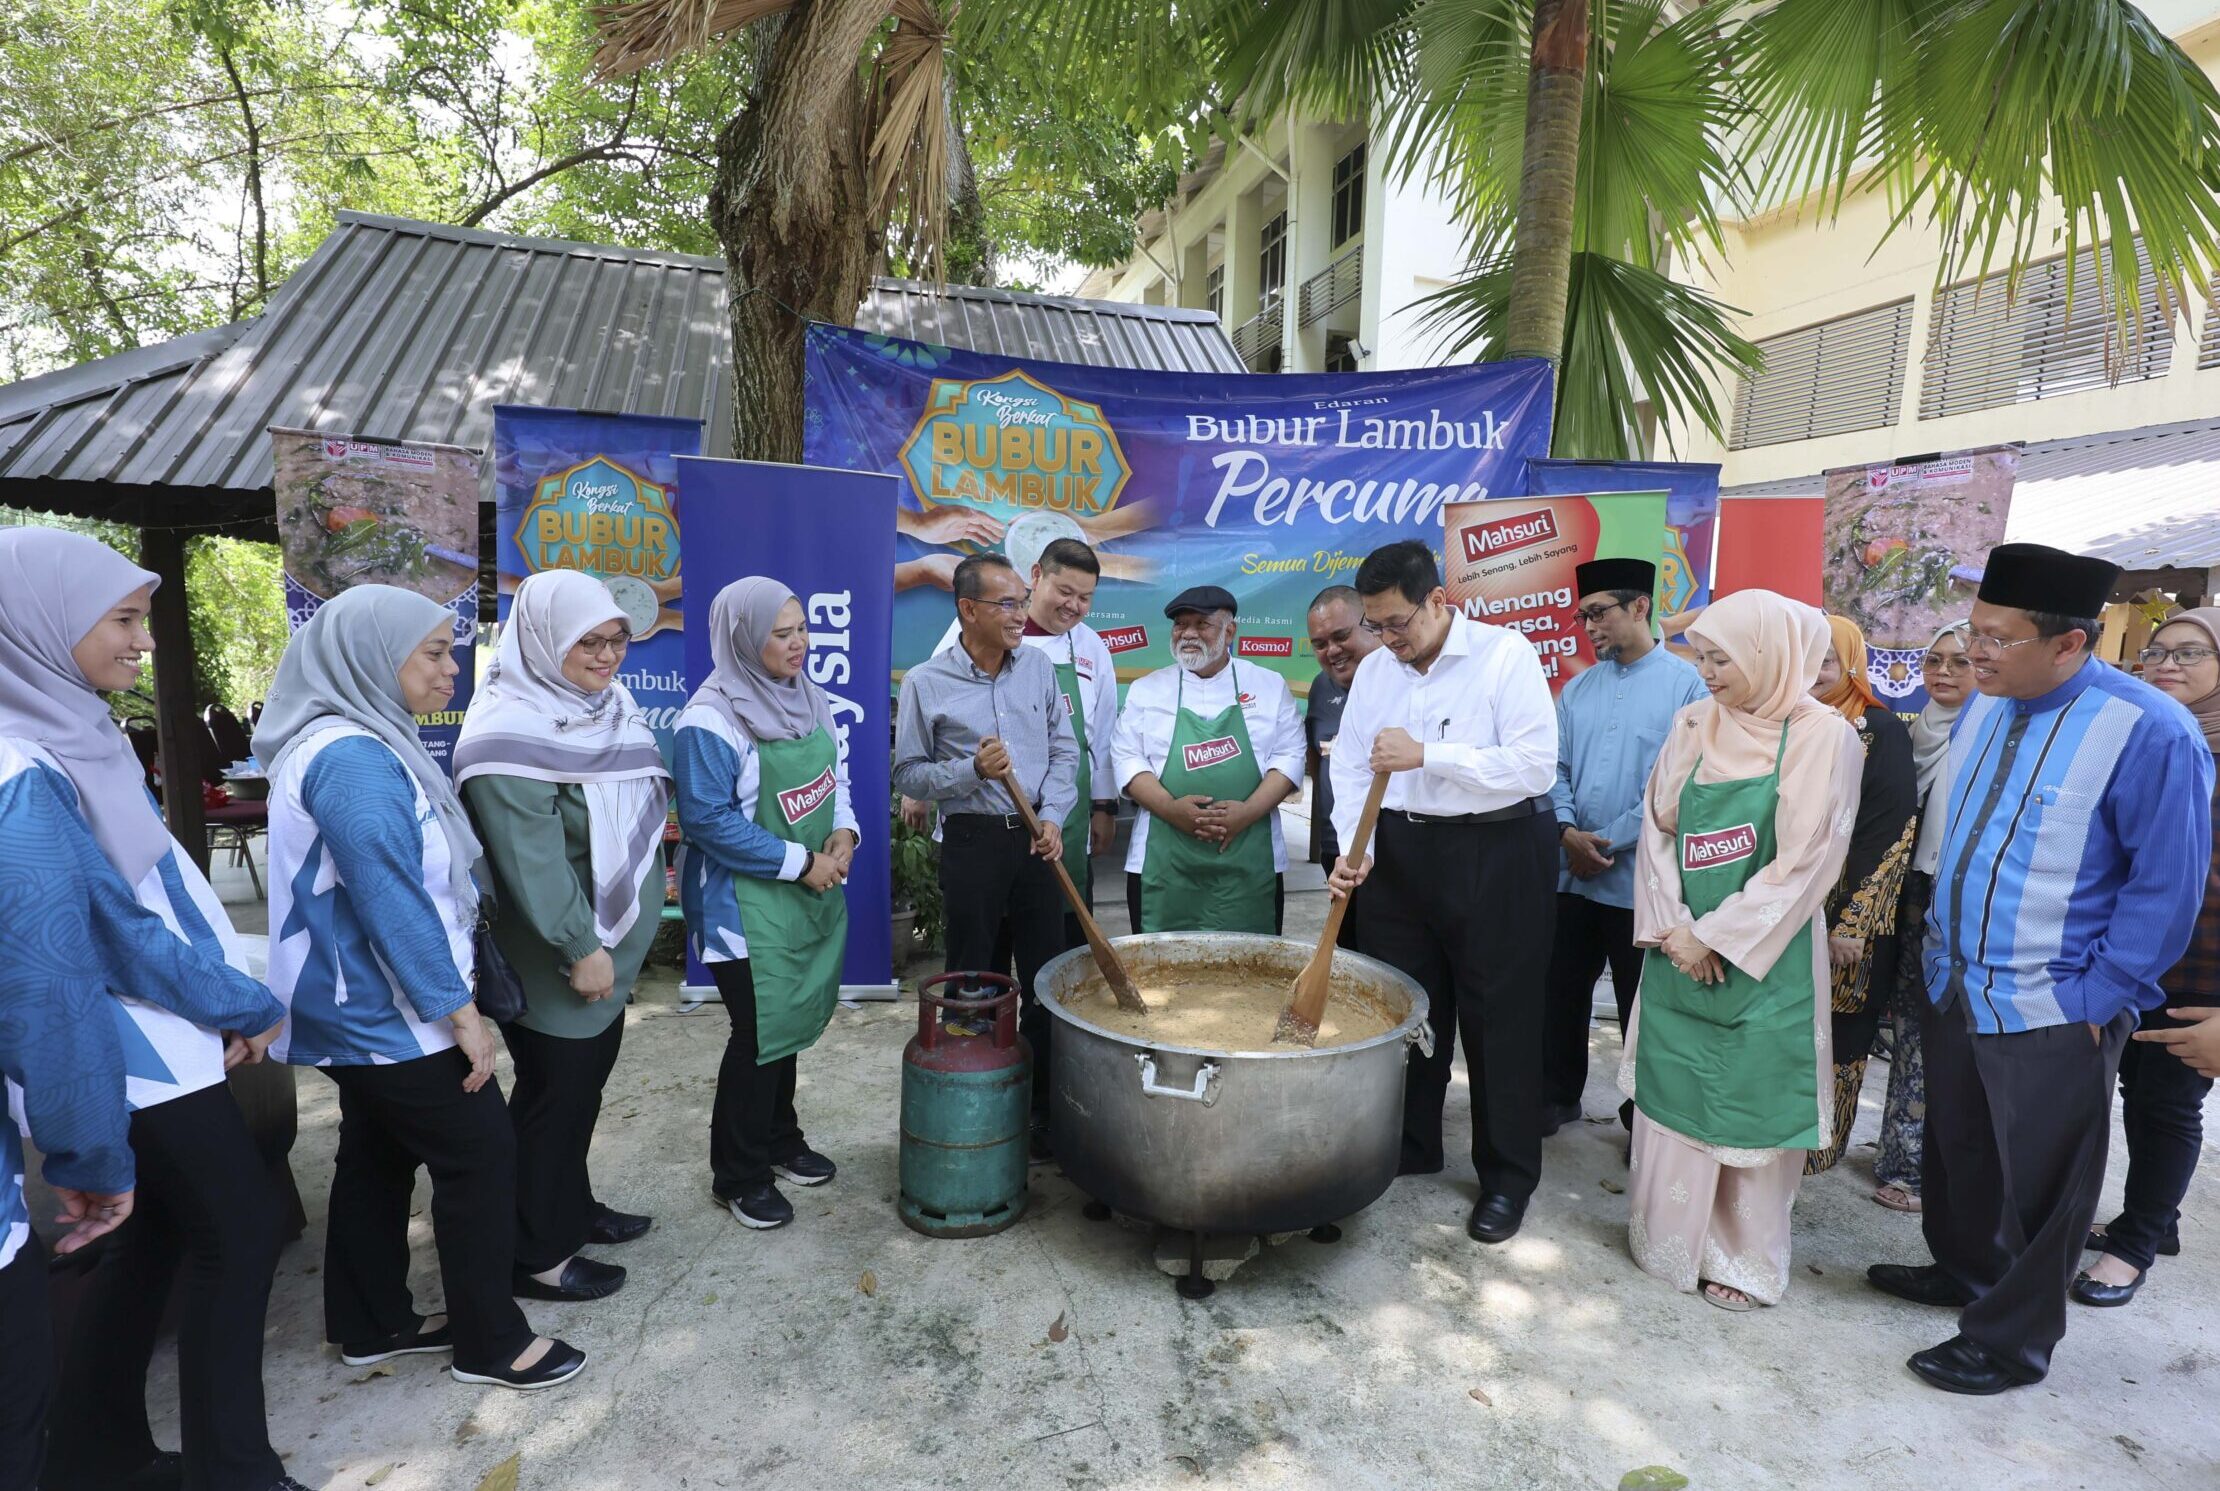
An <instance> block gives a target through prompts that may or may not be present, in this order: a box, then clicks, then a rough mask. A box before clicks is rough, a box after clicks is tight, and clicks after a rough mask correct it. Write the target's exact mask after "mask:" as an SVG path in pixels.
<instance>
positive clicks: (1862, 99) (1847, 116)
mask: <svg viewBox="0 0 2220 1491" xmlns="http://www.w3.org/2000/svg"><path fill="white" fill-rule="evenodd" d="M1941 8H1942V7H1941V5H1939V4H1938V3H1937V0H1781V3H1780V4H1778V5H1776V6H1774V7H1773V8H1772V9H1770V10H1767V11H1765V12H1764V13H1762V14H1760V15H1758V16H1756V17H1754V18H1753V19H1751V20H1750V21H1749V22H1748V23H1747V24H1745V25H1744V26H1742V27H1741V28H1740V29H1739V30H1738V31H1737V32H1736V33H1735V35H1734V38H1733V46H1734V49H1735V51H1736V52H1737V53H1738V54H1739V56H1740V59H1741V65H1740V71H1741V76H1742V85H1743V90H1744V93H1745V95H1746V97H1747V99H1748V101H1749V105H1750V117H1751V119H1752V120H1753V121H1754V123H1753V127H1752V128H1751V130H1750V133H1749V135H1748V137H1747V139H1746V140H1745V142H1744V154H1745V156H1746V157H1747V158H1748V159H1749V161H1750V162H1751V165H1752V167H1753V171H1752V174H1753V176H1754V178H1755V186H1756V192H1757V196H1758V197H1759V198H1760V199H1761V200H1763V201H1767V202H1791V201H1796V200H1799V199H1801V198H1803V197H1806V196H1809V195H1811V194H1813V193H1815V192H1816V193H1818V194H1819V195H1820V200H1821V205H1822V206H1823V207H1825V208H1829V209H1839V208H1840V206H1841V204H1842V200H1843V196H1844V194H1845V193H1846V192H1847V191H1848V190H1849V188H1850V185H1851V183H1852V181H1853V180H1855V179H1857V178H1858V176H1859V175H1860V173H1861V172H1862V171H1864V170H1867V169H1871V168H1873V167H1874V166H1876V165H1877V164H1879V163H1880V162H1882V161H1884V160H1885V161H1887V162H1889V163H1890V167H1891V169H1890V170H1889V171H1887V172H1886V173H1885V174H1884V176H1883V178H1882V179H1883V181H1884V182H1885V183H1886V184H1887V185H1888V186H1889V187H1890V188H1891V189H1892V190H1893V192H1894V194H1895V195H1896V197H1897V198H1898V200H1899V201H1901V200H1903V199H1905V198H1906V197H1908V196H1909V195H1910V189H1911V186H1912V181H1913V172H1912V170H1911V169H1910V167H1909V166H1908V161H1909V160H1910V158H1911V157H1910V154H1908V152H1916V148H1917V146H1916V142H1917V138H1918V132H1917V119H1918V112H1919V111H1918V98H1919V95H1920V88H1919V58H1918V52H1917V48H1916V45H1915V42H1916V38H1917V37H1918V34H1919V32H1920V30H1921V29H1922V28H1923V27H1924V26H1925V25H1926V24H1927V23H1928V22H1929V21H1930V20H1931V19H1933V17H1934V15H1935V13H1936V12H1937V11H1938V10H1940V9H1941Z"/></svg>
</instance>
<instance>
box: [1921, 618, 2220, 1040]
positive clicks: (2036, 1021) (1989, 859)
mask: <svg viewBox="0 0 2220 1491" xmlns="http://www.w3.org/2000/svg"><path fill="white" fill-rule="evenodd" d="M1948 780H1949V794H1950V800H1949V804H1948V807H1947V809H1946V811H1947V814H1948V816H1947V818H1946V819H1945V822H1944V825H1943V844H1942V859H1941V863H1940V864H1939V865H1938V867H1937V870H1936V877H1935V899H1934V904H1933V907H1932V908H1931V909H1930V910H1929V912H1928V917H1927V952H1926V959H1927V962H1926V973H1927V992H1928V997H1929V998H1931V999H1933V1000H1934V1001H1935V1003H1936V1004H1937V1005H1938V1006H1940V1007H1941V1008H1943V1009H1946V1010H1947V1009H1949V1008H1951V1006H1952V1005H1953V1004H1954V1003H1956V1002H1957V1001H1959V1000H1961V999H1962V1000H1963V1001H1964V1003H1965V1010H1966V1019H1967V1022H1968V1024H1969V1026H1970V1027H1971V1028H1972V1029H1974V1030H1976V1031H1978V1032H1981V1033H1983V1034H1998V1033H2009V1032H2014V1031H2022V1030H2034V1029H2039V1028H2041V1027H2044V1026H2049V1025H2062V1024H2065V1023H2067V1022H2068V1021H2076V1020H2078V1021H2084V1022H2086V1023H2088V1024H2092V1025H2102V1024H2104V1023H2106V1022H2107V1021H2109V1020H2111V1019H2112V1018H2113V1017H2114V1016H2115V1015H2118V1014H2119V1013H2120V1012H2121V1011H2122V1010H2127V1009H2136V1010H2145V1009H2153V1008H2156V1007H2157V1006H2158V1005H2160V1004H2161V1003H2162V1002H2163V1001H2164V998H2165V996H2164V995H2163V994H2162V993H2161V992H2160V989H2159V979H2160V978H2161V977H2163V976H2164V975H2165V973H2166V972H2167V970H2168V969H2170V968H2172V967H2173V966H2174V963H2175V962H2176V960H2178V959H2179V958H2180V957H2181V954H2182V950H2183V949H2184V948H2185V947H2187V946H2188V943H2189V935H2190V931H2191V929H2192V928H2193V927H2194V925H2195V923H2196V919H2197V913H2198V909H2199V907H2200V905H2201V904H2202V901H2203V895H2204V882H2205V871H2206V868H2207V866H2208V865H2209V864H2210V862H2211V854H2212V822H2211V817H2210V805H2211V802H2212V790H2213V763H2212V752H2211V749H2210V748H2209V747H2207V746H2206V744H2205V741H2204V736H2203V735H2202V734H2201V733H2200V732H2199V730H2198V728H2197V725H2196V722H2195V721H2194V720H2192V719H2191V718H2190V715H2189V712H2188V711H2187V710H2185V709H2183V708H2182V707H2181V705H2179V704H2177V703H2175V702H2174V701H2173V700H2171V699H2169V698H2167V697H2166V696H2165V695H2164V694H2162V693H2160V692H2159V691H2158V690H2156V689H2154V688H2152V687H2151V686H2150V685H2148V684H2146V683H2143V682H2141V681H2140V680H2138V679H2135V678H2131V677H2129V676H2128V675H2127V674H2125V673H2122V672H2120V671H2119V670H2118V669H2116V668H2111V667H2108V666H2106V665H2105V664H2103V663H2100V662H2097V661H2096V660H2095V659H2091V660H2090V661H2089V662H2087V663H2085V664H2084V665H2083V666H2082V668H2081V671H2079V672H2078V673H2076V674H2074V675H2073V677H2071V678H2069V679H2067V680H2066V682H2064V683H2062V684H2060V685H2059V686H2058V687H2057V688H2055V689H2053V690H2051V691H2050V692H2049V693H2047V694H2044V695H2043V696H2041V697H2040V698H2036V699H2003V698H1993V697H1986V696H1983V697H1977V698H1976V699H1974V700H1973V702H1971V703H1969V704H1968V705H1967V706H1966V707H1965V710H1964V712H1963V713H1962V714H1960V715H1959V717H1958V723H1957V726H1956V729H1955V731H1954V733H1953V734H1952V737H1951V743H1950V775H1949V778H1948ZM1929 807H1930V811H1932V810H1933V809H1934V807H1935V805H1934V804H1930V805H1929Z"/></svg>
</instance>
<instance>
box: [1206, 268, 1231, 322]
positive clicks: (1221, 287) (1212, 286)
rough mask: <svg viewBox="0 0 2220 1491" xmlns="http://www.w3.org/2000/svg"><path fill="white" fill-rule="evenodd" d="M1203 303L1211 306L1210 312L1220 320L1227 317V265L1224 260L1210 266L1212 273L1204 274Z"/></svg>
mask: <svg viewBox="0 0 2220 1491" xmlns="http://www.w3.org/2000/svg"><path fill="white" fill-rule="evenodd" d="M1203 303H1204V304H1206V305H1208V306H1209V307H1210V314H1211V315H1213V316H1216V317H1217V318H1218V319H1219V320H1221V321H1223V320H1225V319H1226V266H1225V263H1224V261H1223V260H1221V261H1219V262H1218V263H1216V264H1213V265H1211V266H1210V273H1208V274H1206V275H1204V276H1203Z"/></svg>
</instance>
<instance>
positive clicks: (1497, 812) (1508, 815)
mask: <svg viewBox="0 0 2220 1491" xmlns="http://www.w3.org/2000/svg"><path fill="white" fill-rule="evenodd" d="M1549 811H1550V800H1549V799H1548V798H1546V797H1529V798H1528V799H1527V800H1526V801H1524V802H1515V803H1512V804H1511V805H1510V806H1509V807H1507V808H1495V809H1492V810H1490V811H1488V812H1485V813H1407V812H1405V811H1403V809H1401V808H1391V809H1389V810H1388V812H1390V813H1392V814H1393V815H1394V816H1395V817H1397V818H1401V819H1403V820H1404V821H1405V822H1407V823H1420V824H1429V825H1430V824H1436V823H1444V824H1447V823H1516V822H1518V821H1519V820H1520V819H1522V818H1531V817H1533V816H1534V815H1535V814H1536V813H1546V812H1549Z"/></svg>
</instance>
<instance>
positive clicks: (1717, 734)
mask: <svg viewBox="0 0 2220 1491" xmlns="http://www.w3.org/2000/svg"><path fill="white" fill-rule="evenodd" d="M1688 639H1689V642H1690V644H1691V645H1692V646H1693V648H1694V650H1695V653H1696V666H1697V669H1698V671H1700V672H1701V673H1702V674H1703V676H1704V684H1705V686H1706V687H1707V688H1709V689H1710V691H1711V698H1710V699H1709V700H1706V701H1700V702H1698V703H1695V704H1691V705H1689V706H1688V707H1687V708H1686V709H1683V710H1682V711H1681V712H1680V713H1679V714H1678V715H1677V716H1675V717H1674V721H1673V728H1672V729H1671V731H1670V732H1669V733H1668V734H1667V736H1666V740H1665V745H1664V749H1663V750H1662V751H1661V752H1660V753H1659V755H1658V759H1657V766H1656V769H1655V770H1654V771H1652V772H1651V774H1650V783H1649V790H1648V794H1647V799H1646V803H1645V808H1644V818H1643V824H1642V835H1641V840H1640V843H1639V845H1638V847H1637V849H1636V856H1637V860H1638V870H1637V878H1636V881H1635V889H1634V940H1635V942H1636V943H1637V944H1639V945H1641V946H1644V947H1648V948H1650V949H1652V951H1651V953H1650V954H1649V958H1648V961H1647V963H1646V964H1645V966H1644V968H1643V971H1642V998H1641V1000H1640V1002H1639V1003H1638V1004H1637V1005H1636V1007H1635V1014H1634V1021H1633V1028H1632V1029H1631V1030H1630V1031H1629V1032H1628V1040H1627V1054H1626V1057H1625V1059H1624V1061H1623V1062H1622V1063H1621V1066H1620V1071H1619V1083H1620V1086H1621V1088H1622V1089H1623V1090H1624V1091H1625V1092H1626V1095H1627V1096H1628V1097H1630V1098H1632V1099H1633V1100H1634V1108H1635V1115H1634V1145H1633V1150H1632V1152H1631V1155H1630V1163H1631V1164H1632V1166H1633V1184H1632V1185H1631V1187H1630V1188H1629V1189H1630V1192H1631V1195H1630V1199H1631V1201H1632V1203H1633V1210H1632V1215H1631V1216H1630V1218H1629V1220H1628V1227H1627V1232H1628V1242H1629V1244H1630V1245H1631V1247H1632V1250H1633V1253H1634V1261H1635V1262H1636V1263H1638V1264H1639V1265H1641V1267H1642V1268H1643V1269H1644V1270H1645V1271H1646V1272H1649V1273H1652V1274H1655V1275H1657V1276H1658V1277H1659V1278H1661V1279H1664V1280H1665V1281H1666V1282H1667V1283H1669V1284H1671V1285H1672V1286H1673V1287H1674V1288H1676V1289H1679V1290H1682V1291H1683V1292H1692V1291H1694V1290H1696V1289H1697V1288H1698V1287H1699V1286H1700V1287H1701V1288H1702V1291H1703V1297H1704V1298H1705V1300H1707V1301H1708V1302H1710V1303H1712V1304H1714V1305H1717V1306H1719V1307H1720V1308H1721V1309H1726V1310H1748V1309H1750V1308H1752V1307H1753V1306H1754V1305H1758V1304H1767V1305H1770V1304H1774V1303H1776V1302H1778V1301H1779V1299H1780V1297H1781V1295H1782V1293H1783V1291H1784V1290H1786V1288H1787V1287H1788V1235H1789V1226H1788V1218H1789V1208H1790V1206H1791V1205H1792V1204H1793V1203H1794V1201H1795V1199H1796V1187H1797V1183H1798V1181H1799V1179H1800V1178H1801V1176H1802V1172H1803V1166H1804V1157H1805V1155H1806V1153H1807V1152H1809V1151H1811V1150H1814V1149H1822V1148H1824V1147H1825V1146H1826V1145H1827V1143H1828V1141H1829V1138H1830V1128H1831V1124H1832V1119H1833V1103H1832V1095H1833V1085H1834V1083H1833V1072H1832V1052H1831V1050H1830V1042H1829V1039H1828V1028H1829V1002H1830V1001H1829V995H1828V990H1829V981H1828V974H1827V928H1826V924H1825V910H1826V901H1827V895H1828V892H1829V891H1831V890H1832V889H1833V888H1834V884H1835V881H1836V879H1837V878H1838V877H1839V876H1840V875H1841V873H1842V865H1843V859H1844V856H1845V855H1846V854H1847V852H1848V850H1849V843H1850V830H1851V826H1852V823H1853V821H1854V819H1855V818H1856V816H1857V807H1858V781H1859V770H1860V767H1861V765H1862V760H1863V753H1862V751H1861V750H1860V749H1859V746H1858V738H1857V735H1856V733H1855V732H1854V731H1852V729H1851V728H1850V725H1849V723H1848V722H1847V721H1846V720H1844V719H1843V718H1842V716H1841V715H1839V714H1837V713H1836V712H1835V711H1834V710H1832V709H1829V708H1828V707H1827V706H1826V705H1824V704H1822V703H1820V702H1819V701H1818V700H1816V699H1814V698H1812V697H1811V695H1810V693H1809V690H1810V689H1811V686H1812V683H1813V681H1814V680H1815V679H1816V678H1817V677H1818V674H1819V665H1820V661H1821V659H1822V658H1823V657H1824V656H1825V655H1826V652H1827V646H1828V630H1827V623H1826V620H1825V618H1824V617H1822V616H1821V615H1820V613H1819V612H1818V611H1816V610H1814V609H1812V608H1811V607H1810V606H1806V605H1803V604H1802V603H1800V602H1797V601H1792V600H1788V599H1786V598H1785V597H1783V596H1778V595H1775V594H1773V593H1772V592H1771V591H1765V590H1746V591H1740V592H1737V593H1736V594H1734V595H1730V596H1727V597H1726V598H1725V599H1723V600H1720V601H1718V602H1715V603H1714V604H1713V605H1712V606H1711V607H1710V608H1709V609H1708V610H1706V611H1705V612H1704V613H1703V616H1702V618H1701V620H1699V621H1698V622H1697V623H1696V624H1695V626H1694V628H1693V629H1692V630H1691V631H1690V632H1689V633H1688Z"/></svg>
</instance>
